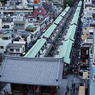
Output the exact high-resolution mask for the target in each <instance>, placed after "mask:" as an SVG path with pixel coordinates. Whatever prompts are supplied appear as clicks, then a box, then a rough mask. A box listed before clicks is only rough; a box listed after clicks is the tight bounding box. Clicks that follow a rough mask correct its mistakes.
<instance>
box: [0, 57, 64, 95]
mask: <svg viewBox="0 0 95 95" xmlns="http://www.w3.org/2000/svg"><path fill="white" fill-rule="evenodd" d="M62 71H63V59H61V58H56V59H55V58H25V57H10V56H6V57H5V60H4V61H3V64H2V69H1V73H0V81H1V82H5V83H10V84H11V92H12V95H14V94H17V93H19V94H22V95H26V94H28V93H29V94H30V95H31V94H38V93H39V94H40V95H43V94H49V95H54V93H56V86H60V84H61V80H62ZM9 76H10V77H9Z"/></svg>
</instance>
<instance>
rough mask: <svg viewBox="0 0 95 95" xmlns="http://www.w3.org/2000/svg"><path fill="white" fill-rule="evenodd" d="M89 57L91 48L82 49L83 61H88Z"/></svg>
mask: <svg viewBox="0 0 95 95" xmlns="http://www.w3.org/2000/svg"><path fill="white" fill-rule="evenodd" d="M88 57H89V47H82V48H81V60H82V61H84V62H85V61H86V59H88Z"/></svg>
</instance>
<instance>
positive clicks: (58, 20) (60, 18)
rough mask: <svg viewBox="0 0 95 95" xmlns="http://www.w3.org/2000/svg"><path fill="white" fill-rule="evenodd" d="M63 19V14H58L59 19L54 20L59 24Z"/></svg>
mask: <svg viewBox="0 0 95 95" xmlns="http://www.w3.org/2000/svg"><path fill="white" fill-rule="evenodd" d="M62 19H63V17H62V16H60V15H59V16H58V17H57V19H56V20H55V21H54V23H56V24H59V22H60V21H61V20H62Z"/></svg>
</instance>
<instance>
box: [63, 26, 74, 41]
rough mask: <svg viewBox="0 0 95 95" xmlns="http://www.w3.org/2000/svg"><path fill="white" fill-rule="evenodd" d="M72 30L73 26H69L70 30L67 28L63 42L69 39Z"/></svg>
mask: <svg viewBox="0 0 95 95" xmlns="http://www.w3.org/2000/svg"><path fill="white" fill-rule="evenodd" d="M72 30H73V26H70V28H69V30H68V33H67V35H66V37H65V40H68V39H69V38H70V36H71V34H72Z"/></svg>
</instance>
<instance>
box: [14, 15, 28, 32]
mask: <svg viewBox="0 0 95 95" xmlns="http://www.w3.org/2000/svg"><path fill="white" fill-rule="evenodd" d="M27 26H28V20H26V19H25V17H23V16H21V15H17V17H16V20H15V21H14V26H13V30H14V32H17V31H24V30H25V29H26V27H27Z"/></svg>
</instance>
